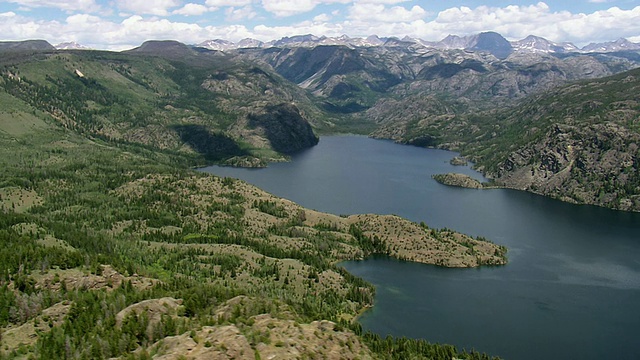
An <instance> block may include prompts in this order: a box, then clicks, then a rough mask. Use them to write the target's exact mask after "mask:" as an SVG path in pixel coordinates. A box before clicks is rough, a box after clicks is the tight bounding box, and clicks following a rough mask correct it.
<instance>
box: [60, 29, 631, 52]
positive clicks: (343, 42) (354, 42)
mask: <svg viewBox="0 0 640 360" xmlns="http://www.w3.org/2000/svg"><path fill="white" fill-rule="evenodd" d="M322 45H340V46H347V47H352V48H355V47H375V46H382V47H384V46H406V47H411V48H413V49H414V50H416V51H420V48H426V49H428V48H435V49H463V50H470V51H474V50H484V51H489V52H491V53H494V54H496V55H498V57H503V58H504V57H506V55H508V54H510V53H511V52H542V53H558V54H562V53H594V52H600V53H607V52H616V51H633V50H640V43H634V42H631V41H629V40H627V39H624V38H620V39H617V40H615V41H608V42H603V43H590V44H588V45H585V46H583V47H582V48H579V47H577V46H575V45H574V44H572V43H570V42H561V43H556V42H553V41H550V40H547V39H545V38H542V37H539V36H535V35H529V36H527V37H526V38H524V39H522V40H517V41H508V40H507V39H505V38H504V37H502V36H501V35H500V34H498V33H495V32H484V33H479V34H475V35H468V36H457V35H449V36H447V37H445V38H444V39H442V40H440V41H425V40H422V39H418V38H412V37H408V36H405V37H404V38H401V39H400V38H396V37H382V38H381V37H378V36H376V35H371V36H368V37H366V38H360V37H349V36H347V35H342V36H338V37H327V36H315V35H311V34H308V35H295V36H291V37H283V38H281V39H279V40H272V41H267V42H263V41H260V40H256V39H251V38H246V39H242V40H240V41H238V42H233V41H229V40H224V39H211V40H206V41H203V42H200V43H198V44H195V45H194V46H196V47H202V48H205V49H209V50H216V51H229V50H235V49H247V48H270V47H277V48H278V47H316V46H322ZM55 48H56V49H59V50H69V49H89V48H88V47H86V46H84V45H81V44H79V43H77V42H75V41H70V42H62V43H60V44H57V45H55ZM423 50H424V49H423Z"/></svg>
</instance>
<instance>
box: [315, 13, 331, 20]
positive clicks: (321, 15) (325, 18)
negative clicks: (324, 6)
mask: <svg viewBox="0 0 640 360" xmlns="http://www.w3.org/2000/svg"><path fill="white" fill-rule="evenodd" d="M330 20H331V16H329V15H327V14H320V15H317V16H314V17H313V21H314V22H328V21H330Z"/></svg>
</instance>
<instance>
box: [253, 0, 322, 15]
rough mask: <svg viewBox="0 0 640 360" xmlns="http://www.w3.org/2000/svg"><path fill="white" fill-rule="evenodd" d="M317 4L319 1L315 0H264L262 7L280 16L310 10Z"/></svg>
mask: <svg viewBox="0 0 640 360" xmlns="http://www.w3.org/2000/svg"><path fill="white" fill-rule="evenodd" d="M316 5H318V2H317V1H315V0H262V7H263V8H264V9H265V10H267V11H268V12H270V13H272V14H274V15H276V16H279V17H286V16H291V15H295V14H302V13H305V12H309V11H311V10H313V8H315V7H316Z"/></svg>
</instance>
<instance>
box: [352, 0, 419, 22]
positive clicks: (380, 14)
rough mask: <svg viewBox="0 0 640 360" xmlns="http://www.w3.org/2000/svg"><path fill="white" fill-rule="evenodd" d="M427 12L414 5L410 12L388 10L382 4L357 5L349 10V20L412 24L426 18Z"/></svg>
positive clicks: (393, 8) (396, 7)
mask: <svg viewBox="0 0 640 360" xmlns="http://www.w3.org/2000/svg"><path fill="white" fill-rule="evenodd" d="M426 15H427V12H426V11H425V10H424V9H423V8H421V7H420V6H418V5H414V6H413V7H412V8H411V9H410V10H407V9H406V8H404V7H402V6H394V7H391V8H387V7H386V6H384V5H381V4H360V3H356V4H354V5H353V6H352V7H351V8H349V15H348V18H349V19H350V20H354V21H361V22H365V21H366V22H368V21H380V22H387V23H391V22H396V23H403V22H411V21H415V20H419V19H422V18H424V17H425V16H426Z"/></svg>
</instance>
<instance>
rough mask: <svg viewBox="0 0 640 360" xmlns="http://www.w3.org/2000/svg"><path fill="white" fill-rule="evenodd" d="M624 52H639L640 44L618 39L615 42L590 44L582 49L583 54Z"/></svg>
mask: <svg viewBox="0 0 640 360" xmlns="http://www.w3.org/2000/svg"><path fill="white" fill-rule="evenodd" d="M625 50H631V51H633V50H640V44H637V43H633V42H631V41H629V40H627V39H624V38H620V39H618V40H616V41H609V42H605V43H599V44H594V43H591V44H589V45H587V46H585V47H583V48H582V51H584V52H613V51H625Z"/></svg>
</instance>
